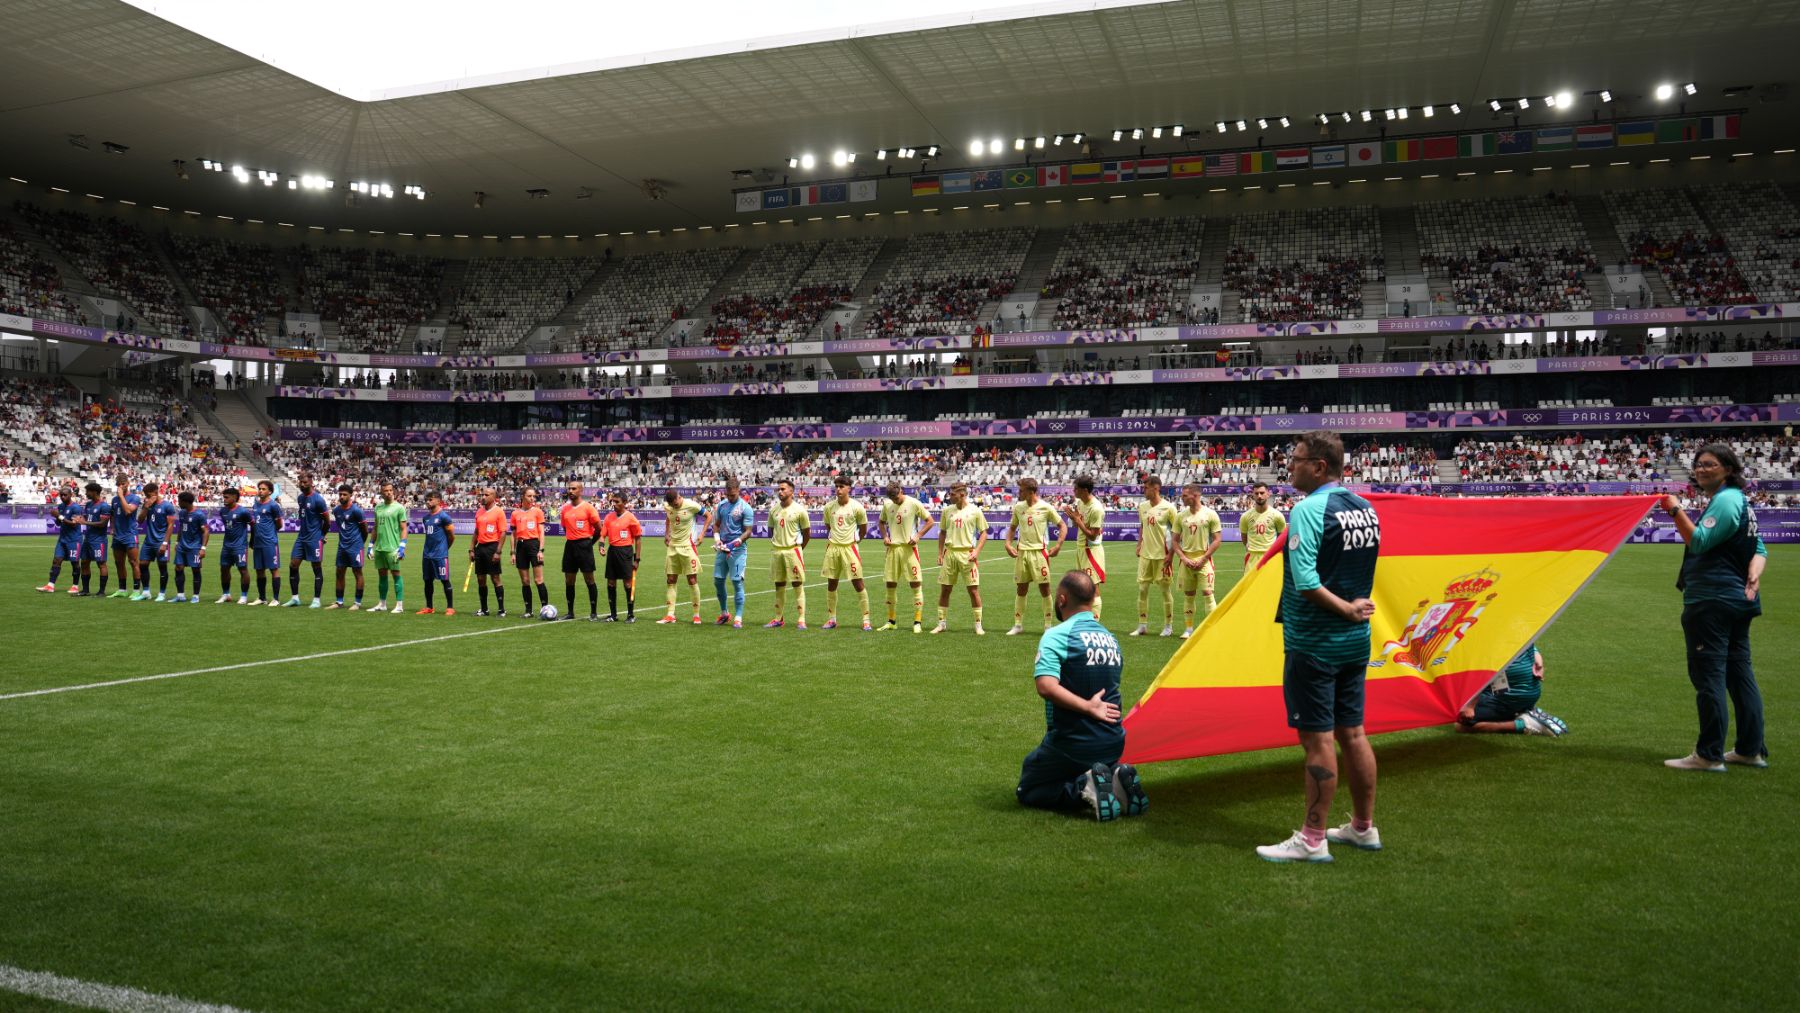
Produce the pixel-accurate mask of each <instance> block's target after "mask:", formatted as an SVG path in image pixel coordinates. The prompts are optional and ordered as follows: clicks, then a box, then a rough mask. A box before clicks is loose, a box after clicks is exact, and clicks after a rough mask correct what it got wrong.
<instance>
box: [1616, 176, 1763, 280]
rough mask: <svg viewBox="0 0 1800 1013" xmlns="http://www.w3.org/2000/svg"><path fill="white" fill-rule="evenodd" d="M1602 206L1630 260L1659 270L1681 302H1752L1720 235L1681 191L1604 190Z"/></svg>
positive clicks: (1742, 277)
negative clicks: (1609, 217)
mask: <svg viewBox="0 0 1800 1013" xmlns="http://www.w3.org/2000/svg"><path fill="white" fill-rule="evenodd" d="M1605 200H1606V208H1607V211H1608V212H1609V213H1610V214H1611V215H1612V219H1613V224H1614V225H1615V226H1616V227H1617V229H1618V232H1619V239H1620V240H1621V241H1622V242H1623V243H1624V244H1625V248H1626V250H1627V251H1628V252H1629V253H1630V255H1631V260H1632V263H1634V264H1638V265H1640V266H1642V267H1644V268H1654V269H1656V270H1658V271H1660V272H1661V273H1662V276H1663V280H1664V281H1665V282H1667V283H1668V286H1669V292H1670V294H1672V295H1673V296H1674V297H1675V300H1676V302H1677V303H1680V304H1682V305H1702V306H1713V305H1730V304H1734V303H1747V302H1755V301H1756V296H1755V295H1754V294H1753V293H1752V292H1751V291H1750V287H1749V284H1748V283H1747V282H1745V281H1744V276H1743V275H1742V274H1741V273H1739V271H1738V268H1737V261H1736V259H1735V258H1734V257H1733V256H1732V254H1731V251H1730V250H1729V249H1728V248H1727V247H1726V244H1725V240H1724V238H1723V237H1722V236H1720V235H1718V234H1717V233H1715V232H1714V231H1713V230H1712V229H1711V228H1709V227H1708V226H1707V224H1706V222H1705V220H1704V219H1702V218H1701V217H1700V213H1699V212H1698V211H1696V210H1695V209H1694V205H1693V202H1692V201H1690V200H1688V196H1687V194H1686V193H1685V192H1684V191H1681V190H1608V191H1606V195H1605Z"/></svg>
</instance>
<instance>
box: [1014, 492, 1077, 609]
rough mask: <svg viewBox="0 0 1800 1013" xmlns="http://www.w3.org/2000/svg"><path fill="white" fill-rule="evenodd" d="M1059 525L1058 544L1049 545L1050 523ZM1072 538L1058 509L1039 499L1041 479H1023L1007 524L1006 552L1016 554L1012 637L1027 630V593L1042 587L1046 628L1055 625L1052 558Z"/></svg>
mask: <svg viewBox="0 0 1800 1013" xmlns="http://www.w3.org/2000/svg"><path fill="white" fill-rule="evenodd" d="M1052 524H1054V525H1056V544H1055V545H1054V546H1051V545H1050V544H1049V537H1048V536H1049V534H1050V525H1052ZM1068 537H1069V526H1068V525H1067V524H1065V523H1064V522H1063V519H1062V515H1061V514H1059V513H1057V512H1056V508H1055V507H1053V506H1051V505H1050V504H1048V503H1046V502H1044V501H1043V500H1041V499H1038V483H1037V479H1035V478H1032V477H1030V476H1026V477H1025V478H1021V479H1019V501H1018V502H1017V503H1014V504H1013V509H1012V520H1011V521H1009V522H1007V525H1006V554H1007V555H1009V556H1011V557H1013V584H1014V594H1013V624H1012V628H1011V629H1009V630H1007V631H1006V635H1007V636H1009V637H1016V636H1018V635H1019V634H1021V633H1024V632H1025V592H1026V591H1028V590H1029V589H1030V588H1031V585H1033V584H1036V585H1037V586H1038V594H1039V595H1040V596H1041V597H1042V598H1043V599H1044V629H1049V628H1050V627H1051V626H1054V625H1055V622H1054V621H1053V620H1052V619H1051V618H1050V609H1051V604H1050V560H1051V559H1052V558H1053V557H1054V556H1055V555H1056V554H1057V553H1059V552H1061V551H1062V544H1063V540H1064V539H1066V538H1068Z"/></svg>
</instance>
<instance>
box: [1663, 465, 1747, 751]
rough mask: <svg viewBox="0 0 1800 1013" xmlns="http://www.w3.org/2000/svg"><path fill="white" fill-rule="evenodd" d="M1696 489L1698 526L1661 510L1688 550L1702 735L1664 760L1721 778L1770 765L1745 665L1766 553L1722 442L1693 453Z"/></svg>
mask: <svg viewBox="0 0 1800 1013" xmlns="http://www.w3.org/2000/svg"><path fill="white" fill-rule="evenodd" d="M1692 470H1693V479H1694V484H1695V485H1697V486H1699V487H1700V491H1701V492H1703V493H1705V494H1706V495H1707V497H1708V502H1707V504H1706V511H1705V512H1704V513H1702V514H1701V515H1700V520H1699V522H1698V523H1696V522H1694V521H1692V520H1690V519H1689V518H1688V515H1687V514H1686V512H1684V511H1683V510H1682V509H1681V503H1680V501H1678V500H1677V499H1676V498H1675V497H1673V496H1664V497H1663V509H1664V510H1665V511H1667V512H1668V514H1669V516H1670V517H1672V518H1673V519H1674V521H1675V527H1676V529H1677V530H1679V531H1680V532H1681V538H1682V540H1683V541H1685V542H1687V549H1686V551H1684V552H1683V553H1682V555H1681V576H1680V577H1679V578H1678V579H1677V580H1676V581H1675V586H1676V587H1677V588H1679V589H1680V590H1681V631H1682V633H1683V634H1685V635H1686V637H1687V669H1688V680H1689V681H1691V682H1692V683H1693V684H1694V698H1695V702H1696V704H1697V705H1698V707H1699V710H1700V737H1699V739H1698V740H1696V741H1695V743H1694V751H1693V752H1692V753H1690V754H1689V755H1687V756H1684V757H1681V758H1679V759H1674V760H1665V761H1663V762H1664V763H1665V764H1666V765H1667V766H1670V767H1673V768H1675V769H1677V770H1705V771H1713V772H1719V771H1723V770H1724V769H1725V765H1726V764H1727V763H1736V764H1742V765H1743V766H1746V767H1766V766H1768V755H1769V749H1768V744H1767V741H1766V740H1765V739H1764V736H1763V706H1762V691H1761V690H1759V689H1758V688H1757V686H1756V672H1755V670H1754V669H1752V667H1751V664H1750V621H1751V620H1752V619H1755V618H1756V617H1757V616H1759V615H1762V592H1761V587H1760V585H1761V583H1762V571H1763V567H1764V566H1765V565H1766V564H1767V563H1768V557H1769V552H1768V550H1767V549H1765V548H1764V547H1763V543H1762V539H1761V538H1760V537H1758V535H1757V530H1756V511H1755V510H1754V509H1752V508H1751V506H1750V502H1749V500H1748V499H1746V498H1745V497H1744V471H1743V466H1742V465H1741V464H1740V463H1739V462H1738V456H1737V454H1736V453H1735V452H1734V451H1733V450H1732V449H1731V448H1730V447H1727V446H1725V445H1724V444H1722V443H1713V444H1708V445H1707V446H1704V447H1701V448H1700V452H1699V453H1697V454H1695V455H1694V466H1693V469H1692ZM1727 697H1729V698H1730V700H1731V709H1732V710H1733V711H1735V712H1736V713H1737V742H1736V743H1735V747H1734V748H1733V749H1732V750H1731V751H1730V752H1726V751H1725V732H1726V731H1727V729H1728V728H1729V727H1730V724H1729V718H1728V717H1727V714H1726V711H1725V701H1726V698H1727Z"/></svg>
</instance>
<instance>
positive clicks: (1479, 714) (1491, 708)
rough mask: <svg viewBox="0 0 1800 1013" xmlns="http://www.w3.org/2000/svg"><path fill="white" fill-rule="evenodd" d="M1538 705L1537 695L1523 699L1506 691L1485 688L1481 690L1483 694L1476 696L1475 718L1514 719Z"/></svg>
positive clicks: (1478, 719)
mask: <svg viewBox="0 0 1800 1013" xmlns="http://www.w3.org/2000/svg"><path fill="white" fill-rule="evenodd" d="M1536 706H1537V698H1536V697H1532V698H1531V699H1530V700H1522V699H1520V698H1518V697H1514V696H1508V695H1507V694H1505V693H1496V692H1494V691H1493V689H1491V688H1489V689H1484V690H1482V691H1481V695H1480V696H1477V697H1476V698H1475V717H1474V719H1473V720H1476V721H1512V720H1515V719H1517V718H1518V716H1519V715H1521V714H1523V713H1525V712H1526V711H1528V710H1530V709H1532V708H1533V707H1536Z"/></svg>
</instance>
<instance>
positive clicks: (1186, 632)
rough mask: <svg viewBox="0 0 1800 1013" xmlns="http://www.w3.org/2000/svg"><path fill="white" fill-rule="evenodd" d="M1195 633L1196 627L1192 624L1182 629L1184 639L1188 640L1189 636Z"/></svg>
mask: <svg viewBox="0 0 1800 1013" xmlns="http://www.w3.org/2000/svg"><path fill="white" fill-rule="evenodd" d="M1193 635H1194V628H1193V627H1192V626H1189V627H1188V628H1187V629H1185V630H1182V631H1181V639H1183V640H1186V639H1187V638H1189V637H1191V636H1193Z"/></svg>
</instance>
